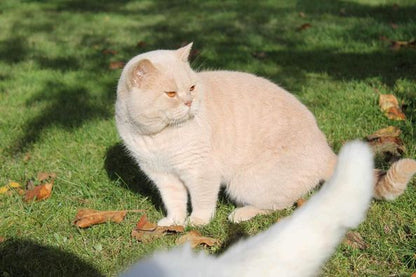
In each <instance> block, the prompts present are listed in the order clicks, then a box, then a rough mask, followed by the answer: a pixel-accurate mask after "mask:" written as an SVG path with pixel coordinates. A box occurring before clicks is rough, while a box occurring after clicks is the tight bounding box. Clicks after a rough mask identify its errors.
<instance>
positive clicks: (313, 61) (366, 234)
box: [0, 0, 416, 276]
mask: <svg viewBox="0 0 416 277" xmlns="http://www.w3.org/2000/svg"><path fill="white" fill-rule="evenodd" d="M173 2H175V4H173ZM300 12H302V13H304V14H305V17H301V16H300V15H299V13H300ZM415 14H416V3H415V2H414V1H411V0H408V1H406V0H397V1H389V0H368V1H364V0H361V1H339V0H334V1H316V0H310V1H305V0H299V1H284V0H280V1H238V2H237V1H187V2H185V1H183V2H182V1H161V0H159V1H157V0H154V1H128V0H124V1H109V0H105V1H98V0H97V1H93V0H91V1H81V0H57V1H34V0H33V1H30V0H26V1H23V0H22V1H18V0H3V1H1V2H0V26H1V32H0V126H1V134H0V186H1V185H5V184H7V183H8V182H9V181H10V180H12V181H17V182H20V183H22V184H24V183H25V182H26V181H27V180H29V179H31V178H32V179H33V178H35V177H36V174H37V173H38V172H40V171H50V172H55V173H56V174H57V176H58V177H57V179H56V181H55V186H54V191H53V195H52V197H51V198H50V199H48V200H46V201H43V202H37V203H31V204H28V203H24V202H23V201H22V199H21V197H20V196H18V195H17V194H12V195H2V196H0V236H2V237H4V238H6V241H5V242H2V243H0V272H1V273H2V276H23V275H26V276H28V275H29V276H102V275H104V276H111V275H115V274H116V273H117V272H119V271H120V270H122V269H123V268H124V267H125V266H127V265H128V264H130V263H131V262H132V261H134V260H136V259H138V258H140V257H143V256H145V255H149V254H150V253H151V252H153V251H155V250H156V249H161V248H166V247H172V246H174V241H175V236H173V237H166V238H163V239H159V240H156V241H154V242H152V243H149V244H141V243H138V242H136V241H134V240H133V239H132V238H131V237H130V232H131V230H132V228H133V226H134V224H135V223H136V222H137V220H138V218H139V216H140V215H138V214H129V215H128V216H127V218H126V220H125V221H123V222H122V223H120V224H110V223H109V224H102V225H98V226H94V227H93V228H90V229H86V230H78V229H77V228H75V227H74V226H73V225H72V220H73V218H74V216H75V213H76V211H77V209H79V208H82V207H88V208H95V209H102V210H118V209H123V210H124V209H146V210H147V211H148V212H147V214H148V217H149V218H150V219H151V220H155V221H156V220H157V219H159V218H161V217H162V216H163V206H162V204H161V202H160V198H159V196H158V194H157V192H156V191H155V189H153V188H152V187H151V186H150V185H149V184H148V183H147V181H146V178H145V176H142V175H141V174H140V173H139V172H138V171H137V166H135V164H134V162H133V161H132V160H131V159H130V158H129V157H128V156H127V155H126V153H125V152H124V151H123V148H122V146H121V144H120V139H119V138H118V136H117V132H116V129H115V123H114V119H113V115H114V110H113V105H114V101H115V88H116V84H117V79H118V76H119V74H120V70H110V69H109V64H110V62H112V61H127V60H128V59H129V58H131V57H132V56H134V55H136V54H138V53H141V52H144V51H148V50H153V49H158V48H176V47H179V46H180V45H181V44H183V43H186V42H190V41H193V42H194V48H195V49H198V50H199V54H198V55H197V56H196V57H195V58H194V60H193V61H192V64H193V67H194V68H197V69H230V70H239V71H247V72H252V73H256V74H258V75H262V76H265V77H267V78H269V79H271V80H273V81H274V82H276V83H278V84H281V85H282V86H283V87H285V88H287V89H288V90H290V91H291V92H292V93H294V94H295V95H296V96H297V97H298V98H299V99H301V100H302V102H304V103H305V104H306V105H307V106H308V107H309V108H310V109H311V110H312V111H313V112H314V114H315V115H316V117H317V120H318V123H319V125H320V127H321V128H322V130H323V131H324V132H325V134H326V135H327V137H328V140H329V143H330V144H331V145H332V146H333V147H334V149H335V150H336V151H338V150H339V148H340V147H341V145H342V144H343V143H344V142H345V141H347V140H351V139H355V138H363V137H364V136H366V135H368V134H370V133H373V132H374V131H376V130H377V129H379V128H382V127H386V126H388V125H394V126H397V127H399V128H401V130H402V139H403V141H404V142H405V145H406V148H407V152H406V154H405V155H406V156H408V157H413V158H414V157H416V141H415V137H416V128H415V124H416V63H415V61H416V49H414V48H413V49H411V48H406V49H400V50H398V51H393V50H391V49H390V48H389V46H388V43H387V42H385V41H381V40H380V39H379V37H380V36H386V37H388V38H390V39H393V40H410V39H414V38H415V36H416V19H415V16H414V15H415ZM304 23H310V24H311V27H310V28H308V29H306V30H304V31H297V28H298V27H299V26H301V25H302V24H304ZM392 23H394V24H396V25H397V28H393V27H392V25H391V24H392ZM138 42H142V43H141V44H140V45H139V46H138V45H137V44H138ZM106 49H111V50H115V51H116V53H114V54H104V53H103V50H106ZM256 53H257V54H256ZM259 53H261V55H259ZM256 56H257V57H256ZM259 56H260V57H259ZM375 89H377V90H378V91H380V92H381V93H393V94H395V95H396V96H397V97H398V99H399V100H400V101H402V102H403V103H404V104H405V109H404V111H405V113H406V115H407V117H408V119H407V120H406V121H404V122H397V121H391V120H388V119H387V118H386V117H384V115H383V114H382V113H381V112H380V111H379V108H378V103H377V102H378V94H377V92H376V90H375ZM27 155H30V159H29V160H26V159H25V157H26V156H27ZM379 166H382V167H385V166H386V164H380V165H379ZM415 203H416V189H415V181H414V180H413V182H412V183H411V185H410V187H409V189H408V190H407V191H406V193H405V194H404V195H403V196H401V197H400V198H399V199H398V200H396V201H394V202H384V201H373V203H372V206H371V209H370V211H369V214H368V218H367V220H366V221H365V222H364V223H363V224H362V225H360V227H359V229H358V231H359V232H360V233H361V234H362V236H363V238H364V240H365V241H366V242H367V243H368V245H369V247H368V248H367V249H365V250H358V249H353V248H351V247H348V246H346V245H341V246H339V247H338V249H337V252H336V253H335V254H334V256H333V257H332V258H331V260H330V261H329V262H328V263H327V264H326V266H325V267H324V268H323V276H410V274H411V273H412V272H415V271H416V256H415V254H416V237H415V235H416V219H415V218H416V212H415ZM232 209H233V205H232V204H231V203H230V202H229V201H228V200H227V199H226V198H225V197H221V199H220V201H219V203H218V212H217V216H216V217H215V219H214V220H213V222H212V223H211V224H209V225H208V226H206V227H203V228H201V230H200V231H201V232H202V233H203V234H204V235H207V236H212V237H216V238H219V239H220V240H221V241H222V242H223V247H218V248H214V249H212V250H211V252H213V253H221V252H223V251H224V250H225V249H226V247H228V246H229V245H231V244H232V243H233V242H235V241H236V240H238V239H239V238H241V237H245V236H251V235H254V234H256V233H258V232H260V231H262V230H265V229H267V228H268V227H269V226H270V225H271V224H272V223H273V222H275V221H276V220H277V219H278V218H280V217H283V216H286V215H289V214H290V213H291V210H290V209H289V210H287V211H281V212H276V213H274V214H273V215H270V216H261V217H258V218H255V219H254V220H252V221H250V222H246V223H242V224H238V225H237V224H230V223H228V222H227V220H226V217H227V214H228V213H229V212H230V211H231V210H232ZM299 263H302V260H299Z"/></svg>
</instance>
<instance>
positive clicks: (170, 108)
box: [117, 43, 202, 131]
mask: <svg viewBox="0 0 416 277" xmlns="http://www.w3.org/2000/svg"><path fill="white" fill-rule="evenodd" d="M191 47H192V43H191V44H188V45H186V46H184V47H182V48H179V49H177V50H156V51H151V52H147V53H144V54H141V55H139V56H136V57H134V58H133V59H131V60H130V61H129V62H128V63H127V65H126V66H125V68H124V69H123V72H122V75H121V78H120V81H119V86H118V96H117V97H118V101H119V100H121V101H123V102H124V104H125V108H126V109H127V112H128V116H129V117H130V119H131V120H133V122H134V123H135V124H137V125H139V126H140V127H143V129H148V130H149V131H157V130H158V129H160V130H161V129H163V128H164V127H166V126H176V125H178V124H181V123H183V122H186V121H187V120H191V119H193V118H194V117H195V115H196V114H197V112H198V110H199V107H200V98H201V97H200V94H201V92H202V88H201V87H200V86H201V84H200V82H199V80H198V76H197V74H196V73H195V72H194V71H193V70H192V69H191V67H190V65H189V62H188V56H189V53H190V50H191Z"/></svg>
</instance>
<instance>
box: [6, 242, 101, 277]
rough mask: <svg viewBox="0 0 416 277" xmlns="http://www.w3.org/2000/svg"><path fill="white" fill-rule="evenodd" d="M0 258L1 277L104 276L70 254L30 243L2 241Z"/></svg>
mask: <svg viewBox="0 0 416 277" xmlns="http://www.w3.org/2000/svg"><path fill="white" fill-rule="evenodd" d="M0 257H1V259H0V275H1V276H91V277H101V276H104V275H102V274H101V273H100V272H99V271H98V270H97V269H96V268H95V267H94V266H92V265H90V264H88V263H86V262H85V261H83V260H82V259H80V258H78V257H77V256H75V255H73V254H70V253H68V252H65V251H62V250H60V249H58V248H56V247H52V246H44V245H40V244H38V243H36V242H34V241H30V240H21V239H7V240H5V241H3V242H2V243H0Z"/></svg>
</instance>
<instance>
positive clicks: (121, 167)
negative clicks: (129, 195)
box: [104, 143, 164, 210]
mask: <svg viewBox="0 0 416 277" xmlns="http://www.w3.org/2000/svg"><path fill="white" fill-rule="evenodd" d="M104 168H105V170H106V171H107V175H108V177H109V178H110V179H111V180H113V181H115V182H116V183H118V184H119V185H120V186H123V187H125V188H127V189H129V190H131V191H133V192H135V193H137V194H139V195H140V196H143V197H146V198H148V199H149V200H150V201H151V202H152V204H153V206H154V207H155V208H156V209H158V210H164V207H163V202H162V199H161V198H160V195H159V192H158V191H157V189H156V187H155V186H154V185H152V183H151V181H150V180H149V178H148V177H147V176H146V175H145V174H144V172H142V171H141V170H140V168H139V166H138V165H137V163H136V162H135V161H134V159H133V158H132V157H131V156H130V155H129V154H128V152H127V150H126V149H125V147H124V146H123V144H122V143H116V144H114V145H113V146H111V147H109V148H108V149H107V152H106V155H105V160H104Z"/></svg>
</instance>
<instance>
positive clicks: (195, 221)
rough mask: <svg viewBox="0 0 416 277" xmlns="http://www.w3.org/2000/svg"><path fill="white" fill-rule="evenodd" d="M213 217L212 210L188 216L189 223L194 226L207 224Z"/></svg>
mask: <svg viewBox="0 0 416 277" xmlns="http://www.w3.org/2000/svg"><path fill="white" fill-rule="evenodd" d="M211 218H212V213H211V212H204V213H202V212H200V213H192V214H191V216H189V218H188V224H189V225H192V226H202V225H206V224H208V223H209V222H210V221H211Z"/></svg>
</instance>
